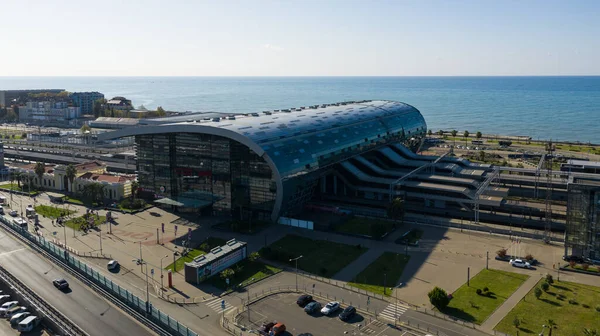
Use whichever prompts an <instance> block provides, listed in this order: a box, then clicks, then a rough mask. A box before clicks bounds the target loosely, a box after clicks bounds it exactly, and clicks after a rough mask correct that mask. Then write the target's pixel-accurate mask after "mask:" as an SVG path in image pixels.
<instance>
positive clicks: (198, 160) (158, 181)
mask: <svg viewBox="0 0 600 336" xmlns="http://www.w3.org/2000/svg"><path fill="white" fill-rule="evenodd" d="M136 146H137V157H138V180H139V183H140V188H142V190H143V191H146V192H149V193H151V194H152V196H153V197H155V198H165V197H166V198H170V199H172V200H174V201H177V202H180V203H183V204H184V205H183V206H182V207H179V209H180V210H190V211H200V210H204V211H207V210H208V213H210V214H216V213H231V214H232V215H233V216H234V218H248V217H249V216H252V217H253V218H255V219H270V217H271V213H272V211H273V205H274V202H275V195H276V190H277V188H276V187H275V182H274V181H273V173H272V171H271V168H270V167H269V165H268V164H267V163H266V162H265V161H264V160H263V159H262V158H261V157H259V156H258V155H257V154H256V153H254V152H252V151H251V150H250V149H249V148H248V147H246V146H244V145H242V144H240V143H238V142H235V141H233V140H230V139H227V138H224V137H220V136H216V135H208V134H202V133H164V134H146V135H138V136H136Z"/></svg>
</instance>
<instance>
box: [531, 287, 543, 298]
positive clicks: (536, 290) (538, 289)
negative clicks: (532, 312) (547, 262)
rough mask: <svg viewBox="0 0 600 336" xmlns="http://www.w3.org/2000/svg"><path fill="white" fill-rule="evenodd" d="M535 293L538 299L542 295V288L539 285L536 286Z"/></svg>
mask: <svg viewBox="0 0 600 336" xmlns="http://www.w3.org/2000/svg"><path fill="white" fill-rule="evenodd" d="M533 294H534V295H535V298H536V299H539V298H540V296H542V290H541V289H540V288H539V287H535V289H534V290H533Z"/></svg>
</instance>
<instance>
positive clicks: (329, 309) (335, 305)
mask: <svg viewBox="0 0 600 336" xmlns="http://www.w3.org/2000/svg"><path fill="white" fill-rule="evenodd" d="M338 309H340V303H339V302H337V301H332V302H329V303H328V304H327V305H325V307H323V308H322V309H321V314H323V315H329V314H333V313H334V312H335V311H336V310H338Z"/></svg>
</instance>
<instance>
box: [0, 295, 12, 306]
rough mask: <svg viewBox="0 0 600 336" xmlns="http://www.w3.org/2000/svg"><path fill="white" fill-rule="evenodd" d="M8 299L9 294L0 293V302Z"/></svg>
mask: <svg viewBox="0 0 600 336" xmlns="http://www.w3.org/2000/svg"><path fill="white" fill-rule="evenodd" d="M8 300H10V295H0V304H2V303H4V302H6V301H8Z"/></svg>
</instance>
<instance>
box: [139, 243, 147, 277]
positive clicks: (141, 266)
mask: <svg viewBox="0 0 600 336" xmlns="http://www.w3.org/2000/svg"><path fill="white" fill-rule="evenodd" d="M143 271H144V258H142V241H141V240H140V272H143ZM146 276H147V274H146Z"/></svg>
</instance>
